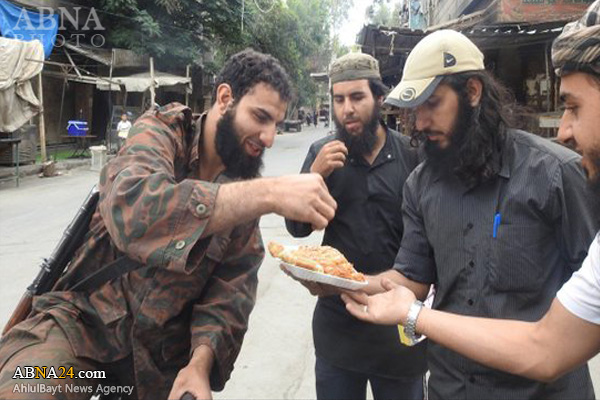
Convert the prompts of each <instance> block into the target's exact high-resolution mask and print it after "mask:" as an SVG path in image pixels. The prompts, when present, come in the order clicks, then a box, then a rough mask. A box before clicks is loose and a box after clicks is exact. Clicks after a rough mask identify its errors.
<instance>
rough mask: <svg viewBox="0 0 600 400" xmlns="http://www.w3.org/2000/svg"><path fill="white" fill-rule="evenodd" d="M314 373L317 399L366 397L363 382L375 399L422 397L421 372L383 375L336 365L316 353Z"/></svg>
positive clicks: (335, 399)
mask: <svg viewBox="0 0 600 400" xmlns="http://www.w3.org/2000/svg"><path fill="white" fill-rule="evenodd" d="M398 362H401V361H400V360H399V361H398ZM315 376H316V383H317V399H318V400H342V399H344V400H350V399H352V400H364V399H366V398H367V382H369V383H370V384H371V390H372V391H373V398H374V399H375V400H392V399H394V400H396V399H398V400H423V398H424V390H423V376H422V375H418V376H410V377H402V378H395V379H392V378H383V377H380V376H375V375H369V374H362V373H359V372H354V371H349V370H347V369H342V368H338V367H336V366H333V365H331V364H330V363H328V362H327V361H325V360H323V359H322V358H320V357H317V362H316V364H315Z"/></svg>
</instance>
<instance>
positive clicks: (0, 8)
mask: <svg viewBox="0 0 600 400" xmlns="http://www.w3.org/2000/svg"><path fill="white" fill-rule="evenodd" d="M44 8H45V9H46V10H48V8H49V7H44ZM58 25H59V21H58V15H57V14H41V13H37V12H32V11H27V9H26V8H23V7H19V6H16V5H14V4H11V3H9V2H8V1H6V0H0V34H2V36H4V37H5V38H9V39H18V40H22V41H24V42H30V41H32V40H39V41H40V42H42V45H43V46H44V55H45V57H46V58H48V57H50V53H52V49H53V48H54V41H55V40H56V33H57V32H58Z"/></svg>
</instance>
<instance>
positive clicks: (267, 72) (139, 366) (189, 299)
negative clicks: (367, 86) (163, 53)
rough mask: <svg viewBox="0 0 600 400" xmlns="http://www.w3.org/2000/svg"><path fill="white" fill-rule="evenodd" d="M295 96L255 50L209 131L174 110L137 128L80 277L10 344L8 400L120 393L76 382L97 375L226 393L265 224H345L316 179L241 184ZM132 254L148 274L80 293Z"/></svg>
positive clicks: (3, 391) (37, 310)
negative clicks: (273, 220) (92, 277)
mask: <svg viewBox="0 0 600 400" xmlns="http://www.w3.org/2000/svg"><path fill="white" fill-rule="evenodd" d="M290 97H291V89H290V84H289V80H288V77H287V74H286V73H285V71H284V70H283V68H282V67H281V66H280V65H279V63H278V62H277V61H276V60H275V59H274V58H272V57H270V56H268V55H264V54H261V53H257V52H255V51H252V50H245V51H243V52H241V53H238V54H236V55H234V56H233V57H232V58H230V59H229V61H228V62H227V63H226V65H225V66H224V68H223V71H222V72H221V74H220V76H219V78H218V80H217V82H216V84H215V91H214V93H213V105H212V107H211V109H210V110H209V111H208V112H207V113H205V114H203V115H202V116H201V117H200V118H199V120H197V121H195V122H194V121H193V120H192V115H191V111H190V109H189V108H187V107H184V106H182V105H180V104H170V105H167V106H165V107H162V108H159V109H157V110H151V111H149V112H147V113H146V114H144V115H143V116H142V117H141V118H140V119H139V120H138V121H137V122H136V123H135V125H134V126H133V127H132V129H131V131H130V134H129V138H128V140H127V143H126V145H125V147H123V148H122V149H121V151H120V152H119V155H118V156H117V157H116V158H115V159H114V160H113V161H111V162H110V163H109V164H107V166H106V167H105V168H104V170H103V171H102V173H101V176H100V184H99V189H100V200H99V204H98V208H97V210H96V213H95V214H94V216H93V218H92V221H91V223H90V232H89V234H88V236H87V237H86V240H85V243H84V245H83V246H82V247H81V248H80V249H79V251H78V253H77V254H76V256H75V258H74V260H73V262H72V263H71V265H70V267H69V269H68V272H67V273H66V274H65V275H64V276H63V277H62V278H61V279H60V280H59V282H58V283H57V285H56V287H55V288H54V290H53V291H52V292H49V293H46V294H44V295H42V296H39V297H37V298H35V299H34V302H33V312H32V313H31V315H30V316H29V318H28V319H26V320H25V321H23V322H22V323H20V324H18V325H16V326H15V327H13V329H11V330H10V331H9V332H8V333H7V334H6V335H5V336H4V337H3V338H2V341H1V342H0V398H2V399H5V398H32V397H35V398H67V399H75V398H77V399H87V398H89V397H90V394H89V393H88V394H82V393H76V392H74V391H73V390H72V385H74V384H75V385H77V386H79V387H80V388H83V389H85V388H86V387H88V386H93V388H94V389H95V388H96V387H97V385H98V384H99V383H100V384H102V385H106V384H107V382H108V380H107V379H81V378H79V379H77V376H76V375H77V373H78V371H87V370H100V371H105V372H106V374H107V375H108V377H110V378H112V382H115V383H114V384H116V385H120V386H119V387H123V386H125V385H131V386H133V387H134V389H135V390H134V392H133V393H132V394H131V396H130V397H131V398H136V397H137V398H140V399H150V398H152V399H165V398H167V397H168V398H180V397H181V396H182V395H183V394H184V393H185V392H190V393H192V394H193V395H194V396H196V397H197V398H210V397H211V389H212V390H221V389H222V388H223V387H224V384H225V382H226V381H227V379H228V378H229V376H230V374H231V371H232V369H233V363H234V361H235V359H236V357H237V355H238V353H239V351H240V347H241V344H242V339H243V336H244V333H245V331H246V328H247V323H248V317H249V314H250V312H251V310H252V307H253V305H254V301H255V296H256V286H257V270H258V267H259V265H260V264H261V261H262V259H263V256H264V250H263V245H262V240H261V237H260V232H259V230H258V218H259V217H260V216H261V215H263V214H266V213H270V212H276V213H278V214H280V215H282V216H284V217H291V218H297V219H300V220H303V221H305V222H309V223H311V224H313V225H314V226H315V227H316V228H323V227H325V226H326V225H327V222H328V221H329V220H330V219H331V218H332V217H333V214H334V212H335V207H336V204H335V201H334V200H333V199H332V198H331V197H330V196H329V193H328V192H327V189H326V186H325V185H324V183H323V179H322V178H321V177H320V176H319V175H317V174H312V175H294V176H285V177H279V178H258V179H252V180H246V181H243V180H242V181H240V180H239V178H242V179H248V178H254V177H256V176H257V175H258V174H259V171H260V167H261V165H262V161H261V157H262V154H263V151H264V148H265V147H270V146H271V145H272V143H273V140H274V137H275V132H276V123H277V122H279V121H281V120H282V119H283V117H284V113H285V109H286V107H287V102H288V101H289V99H290ZM298 193H302V195H301V196H298V195H297V194H298ZM123 254H126V255H127V256H128V257H129V258H131V259H132V260H134V261H137V262H140V263H141V264H142V266H141V267H139V268H138V269H135V270H133V271H132V272H129V273H125V274H122V275H121V276H119V277H117V278H115V279H112V280H110V281H109V282H107V283H104V284H101V285H100V286H99V287H97V288H93V289H90V290H88V291H86V292H82V291H77V290H69V289H70V288H72V287H73V285H74V284H75V282H78V281H80V280H81V278H82V277H84V276H89V274H91V273H93V272H94V271H97V270H99V269H101V268H102V267H103V266H105V265H107V264H108V263H110V262H112V261H113V260H115V259H117V258H118V257H120V256H122V255H123ZM23 366H40V367H43V366H47V367H48V368H50V367H51V366H53V367H54V368H55V369H57V371H58V372H60V367H64V368H65V369H66V370H67V371H69V369H70V367H73V370H74V371H73V372H74V374H75V377H73V376H66V378H67V379H60V378H59V377H58V378H57V377H52V376H50V377H46V379H27V377H26V376H25V377H24V376H23V374H22V373H21V372H22V368H23ZM64 376H65V374H63V377H64ZM16 377H20V378H21V379H15V378H16ZM21 384H24V385H21ZM27 384H29V385H30V386H27ZM40 384H41V385H44V386H43V387H44V390H43V391H42V390H41V389H40V386H39V385H40ZM69 385H71V386H69ZM50 390H53V391H54V393H55V394H54V395H52V394H51V393H50ZM54 396H56V397H54Z"/></svg>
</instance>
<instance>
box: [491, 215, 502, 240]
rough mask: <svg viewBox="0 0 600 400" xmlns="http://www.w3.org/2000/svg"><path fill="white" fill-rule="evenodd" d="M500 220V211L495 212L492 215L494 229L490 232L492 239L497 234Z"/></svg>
mask: <svg viewBox="0 0 600 400" xmlns="http://www.w3.org/2000/svg"><path fill="white" fill-rule="evenodd" d="M501 220H502V217H501V216H500V213H499V212H497V213H496V215H495V216H494V231H493V233H492V237H493V238H494V239H496V237H497V236H498V228H499V227H500V221H501Z"/></svg>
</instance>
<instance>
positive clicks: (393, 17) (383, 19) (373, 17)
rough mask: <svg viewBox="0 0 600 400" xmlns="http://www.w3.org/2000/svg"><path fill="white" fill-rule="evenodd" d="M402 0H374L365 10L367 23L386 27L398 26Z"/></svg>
mask: <svg viewBox="0 0 600 400" xmlns="http://www.w3.org/2000/svg"><path fill="white" fill-rule="evenodd" d="M401 10H402V1H390V0H374V1H373V3H372V4H371V5H370V6H368V7H367V8H366V10H365V17H366V20H367V21H368V23H370V24H373V25H379V26H385V27H388V28H392V27H399V26H400V11H401Z"/></svg>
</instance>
